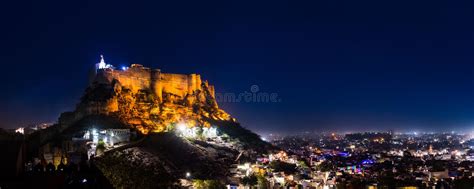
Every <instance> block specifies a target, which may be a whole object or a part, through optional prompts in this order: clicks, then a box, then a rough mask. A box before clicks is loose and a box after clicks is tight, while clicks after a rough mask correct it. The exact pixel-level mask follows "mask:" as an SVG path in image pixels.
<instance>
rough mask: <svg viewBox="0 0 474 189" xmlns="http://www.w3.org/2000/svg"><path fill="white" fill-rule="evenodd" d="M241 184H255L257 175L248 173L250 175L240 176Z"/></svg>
mask: <svg viewBox="0 0 474 189" xmlns="http://www.w3.org/2000/svg"><path fill="white" fill-rule="evenodd" d="M242 184H244V185H245V186H255V185H257V184H258V179H257V176H255V175H250V176H245V177H244V178H242Z"/></svg>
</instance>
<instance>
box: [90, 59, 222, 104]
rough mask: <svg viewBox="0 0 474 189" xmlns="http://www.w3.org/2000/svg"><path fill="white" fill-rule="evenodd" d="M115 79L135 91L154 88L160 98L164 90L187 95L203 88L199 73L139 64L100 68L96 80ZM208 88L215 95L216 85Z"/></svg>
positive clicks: (177, 94) (106, 81)
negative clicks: (171, 71)
mask: <svg viewBox="0 0 474 189" xmlns="http://www.w3.org/2000/svg"><path fill="white" fill-rule="evenodd" d="M113 80H117V81H118V82H119V83H120V84H121V85H122V86H124V87H126V88H128V89H130V90H132V92H134V93H136V92H138V91H139V90H144V89H145V90H152V91H153V92H154V93H155V94H156V96H157V97H158V98H159V99H160V100H161V99H162V96H163V92H166V93H171V94H174V95H176V96H179V97H185V96H186V95H187V94H193V93H194V92H195V91H197V90H202V87H201V85H202V81H201V76H200V75H199V74H189V75H185V74H173V73H162V72H161V70H159V69H155V70H151V69H149V68H146V67H143V66H142V65H139V64H132V66H131V67H130V68H129V69H127V70H114V69H100V70H98V72H97V76H96V79H95V81H96V82H98V83H111V82H113ZM206 84H207V82H206ZM208 88H209V91H210V92H211V95H212V96H214V87H213V86H209V87H208Z"/></svg>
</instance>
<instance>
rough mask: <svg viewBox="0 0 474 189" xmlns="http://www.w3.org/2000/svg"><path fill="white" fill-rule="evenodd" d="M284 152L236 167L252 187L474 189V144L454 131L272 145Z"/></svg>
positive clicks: (307, 138) (325, 137)
mask: <svg viewBox="0 0 474 189" xmlns="http://www.w3.org/2000/svg"><path fill="white" fill-rule="evenodd" d="M272 142H273V143H274V144H275V145H276V146H279V147H281V148H282V150H283V151H281V152H278V153H275V154H269V155H268V156H264V157H261V158H259V159H258V161H256V162H250V163H244V164H241V165H238V166H237V169H236V170H237V172H236V173H237V174H236V177H239V178H240V180H241V181H242V180H245V179H246V178H248V177H251V176H255V175H257V176H259V177H263V178H265V179H259V180H258V182H256V183H255V182H254V183H250V184H249V183H242V182H241V183H239V184H236V185H233V186H229V188H242V187H244V186H248V185H251V186H253V185H258V186H261V185H265V186H266V187H267V188H274V187H282V186H283V187H295V188H297V187H302V188H315V189H319V188H381V187H389V188H443V187H444V188H465V187H466V186H467V187H468V188H472V187H474V161H473V160H474V148H473V147H474V140H472V139H471V137H470V135H467V134H455V133H423V134H418V133H416V134H415V133H409V134H402V133H397V134H394V133H390V132H388V133H353V134H336V133H326V134H320V135H313V134H311V135H306V134H302V135H297V136H290V137H281V138H279V139H276V140H275V139H274V140H273V141H272Z"/></svg>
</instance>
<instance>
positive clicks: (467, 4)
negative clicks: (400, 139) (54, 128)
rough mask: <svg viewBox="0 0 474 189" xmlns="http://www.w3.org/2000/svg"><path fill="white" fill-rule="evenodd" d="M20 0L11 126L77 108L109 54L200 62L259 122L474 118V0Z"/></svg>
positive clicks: (8, 95) (14, 29)
mask: <svg viewBox="0 0 474 189" xmlns="http://www.w3.org/2000/svg"><path fill="white" fill-rule="evenodd" d="M128 2H135V1H110V2H104V1H64V0H62V1H33V2H26V1H21V2H18V1H10V2H2V6H0V16H1V18H0V20H1V30H0V36H1V42H0V48H1V49H0V61H1V65H2V74H0V78H1V81H2V82H1V83H2V86H1V87H2V90H1V91H2V93H0V120H1V122H0V127H4V128H12V127H17V126H22V125H25V124H29V123H38V122H50V121H56V120H57V118H58V116H59V114H60V113H61V112H63V111H68V110H69V111H70V110H73V109H74V107H75V104H76V103H78V101H79V98H80V96H81V95H82V93H83V91H84V90H85V88H86V86H87V82H88V74H89V70H90V69H91V68H92V67H93V66H94V64H95V63H97V62H98V61H99V55H100V54H104V56H105V59H106V62H107V63H109V64H113V65H115V66H120V65H128V64H131V63H139V64H143V65H145V66H148V67H153V68H160V69H161V70H162V71H163V72H168V73H186V74H187V73H200V74H201V75H202V77H203V78H204V79H207V80H209V82H210V83H211V84H214V85H215V86H216V90H217V92H219V93H228V92H233V93H241V92H245V91H250V87H251V86H252V85H258V87H259V90H260V91H259V92H268V93H278V97H279V99H280V100H281V101H280V102H274V103H252V102H241V103H221V107H223V109H225V110H226V111H228V112H229V113H231V114H232V115H233V116H234V117H236V118H237V120H238V121H239V122H241V123H242V124H243V125H244V126H245V127H248V128H250V129H252V130H255V131H260V132H262V131H296V130H297V131H303V130H309V131H360V130H382V131H384V130H389V129H393V130H400V131H402V130H403V131H409V130H420V131H421V130H429V131H436V130H446V131H451V130H469V131H470V130H471V128H472V125H473V124H474V118H473V115H474V96H473V95H474V88H473V87H474V75H473V69H474V10H473V9H474V2H473V1H463V2H458V1H413V0H412V1H398V0H397V1H383V0H377V1H337V0H322V1H321V0H314V1H307V2H302V1H256V0H254V1H222V0H221V1H162V2H159V1H152V2H149V3H134V4H131V3H128Z"/></svg>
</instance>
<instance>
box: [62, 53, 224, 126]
mask: <svg viewBox="0 0 474 189" xmlns="http://www.w3.org/2000/svg"><path fill="white" fill-rule="evenodd" d="M89 115H106V116H114V117H117V118H118V119H119V120H121V121H122V122H123V123H125V124H127V125H130V126H131V127H132V128H137V129H138V130H139V131H141V132H142V133H148V132H162V131H166V130H168V129H169V127H170V126H173V125H174V126H175V125H176V124H178V123H183V122H185V123H186V125H189V126H190V127H194V126H202V127H210V126H211V124H210V123H209V120H233V119H232V118H231V117H230V115H228V114H227V113H226V112H224V111H223V110H221V109H219V108H218V105H217V102H216V99H215V91H214V86H212V85H209V84H208V82H207V81H202V80H201V76H200V75H198V74H187V75H186V74H173V73H163V72H161V70H159V69H150V68H147V67H144V66H142V65H140V64H132V65H131V66H130V67H122V68H120V69H116V68H115V67H114V66H112V65H110V64H107V63H106V62H105V60H104V58H103V56H101V60H100V62H99V63H97V64H96V66H95V71H94V74H93V75H91V84H90V86H89V87H88V89H87V90H86V92H85V94H84V96H83V97H82V98H81V102H80V103H79V104H78V105H77V107H76V110H75V111H74V112H70V113H66V114H63V115H62V116H61V118H60V122H61V123H62V124H63V125H66V126H67V125H71V124H73V123H74V122H76V121H78V120H80V119H82V118H84V117H86V116H89Z"/></svg>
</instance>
